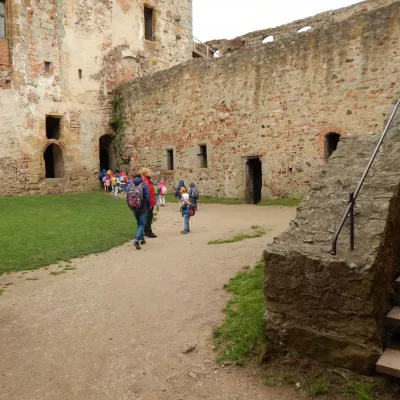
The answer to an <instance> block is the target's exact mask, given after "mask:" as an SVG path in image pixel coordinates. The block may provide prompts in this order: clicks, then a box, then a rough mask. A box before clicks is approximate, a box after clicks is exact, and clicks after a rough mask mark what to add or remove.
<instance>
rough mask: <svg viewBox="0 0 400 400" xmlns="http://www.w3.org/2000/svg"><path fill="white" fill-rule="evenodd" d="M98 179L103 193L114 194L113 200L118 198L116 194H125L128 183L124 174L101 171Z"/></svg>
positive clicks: (123, 172)
mask: <svg viewBox="0 0 400 400" xmlns="http://www.w3.org/2000/svg"><path fill="white" fill-rule="evenodd" d="M99 179H100V182H101V185H102V187H103V188H104V191H105V192H112V193H114V197H115V198H118V193H119V192H120V191H121V192H122V193H125V192H126V188H127V185H128V183H129V180H128V175H127V174H126V172H125V171H122V172H119V171H118V170H116V171H115V172H113V171H111V170H108V171H106V170H105V169H103V170H101V171H100V175H99Z"/></svg>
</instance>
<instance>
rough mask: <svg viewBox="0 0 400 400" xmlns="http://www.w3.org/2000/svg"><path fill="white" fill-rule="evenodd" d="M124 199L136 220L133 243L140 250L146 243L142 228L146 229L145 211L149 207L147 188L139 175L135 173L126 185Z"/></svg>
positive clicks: (146, 211)
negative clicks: (131, 180)
mask: <svg viewBox="0 0 400 400" xmlns="http://www.w3.org/2000/svg"><path fill="white" fill-rule="evenodd" d="M126 201H127V203H128V207H129V208H130V209H131V210H132V212H133V215H134V216H135V218H136V221H137V230H136V237H135V240H134V241H133V245H134V246H135V247H136V249H137V250H140V249H141V248H142V247H141V245H143V244H146V241H145V240H144V230H145V229H146V223H147V213H148V211H149V209H150V193H149V188H148V187H147V185H146V184H145V183H144V182H143V179H142V176H141V175H135V178H134V180H133V182H131V183H129V185H128V187H127V194H126Z"/></svg>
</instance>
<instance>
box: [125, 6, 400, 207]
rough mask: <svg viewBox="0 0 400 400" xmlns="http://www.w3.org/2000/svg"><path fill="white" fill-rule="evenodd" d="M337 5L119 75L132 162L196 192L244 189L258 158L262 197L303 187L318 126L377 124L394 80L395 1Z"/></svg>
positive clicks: (316, 154)
mask: <svg viewBox="0 0 400 400" xmlns="http://www.w3.org/2000/svg"><path fill="white" fill-rule="evenodd" d="M352 10H353V11H354V10H355V11H354V12H353V11H352ZM341 12H342V14H341V15H344V16H345V17H343V18H340V19H338V20H336V19H326V23H324V24H320V26H317V27H316V28H314V29H312V30H310V31H308V32H304V33H302V34H297V33H296V31H294V33H292V34H291V35H283V36H282V37H280V38H279V37H278V38H277V40H275V41H273V42H272V43H266V44H258V45H254V46H249V47H245V48H244V49H242V50H241V51H237V52H235V53H232V54H230V55H229V56H224V57H221V58H220V59H208V60H204V59H203V60H202V59H197V60H193V61H190V62H187V63H184V64H182V65H179V66H176V67H174V68H172V69H170V70H168V71H162V72H158V73H156V74H154V75H152V76H151V77H147V78H146V79H137V80H135V81H132V82H129V83H127V84H125V85H123V86H121V88H120V89H119V93H120V94H121V95H122V96H123V98H124V101H125V116H126V122H127V126H126V130H125V133H124V138H125V139H124V140H125V145H124V152H125V156H124V157H125V158H129V157H130V158H131V169H132V170H133V169H135V168H137V167H138V166H140V165H146V166H149V167H150V168H152V169H153V171H155V172H156V173H158V174H159V176H160V177H163V178H164V179H167V181H168V182H169V184H170V185H172V184H175V183H176V181H177V180H178V179H180V178H183V179H185V181H186V182H189V181H194V182H196V183H197V184H198V185H199V187H200V190H201V191H202V193H203V194H208V195H213V196H219V197H239V198H244V197H246V193H248V192H249V182H250V181H251V179H250V177H249V174H250V172H249V168H250V167H249V163H248V159H251V158H254V157H255V158H258V159H259V160H260V161H261V164H262V170H261V174H262V190H261V195H262V198H268V197H270V196H279V197H284V196H290V197H298V196H301V195H302V194H304V193H305V192H306V191H307V189H308V188H309V187H310V185H311V184H312V182H313V180H314V179H315V174H316V171H318V169H320V168H322V167H323V166H324V165H325V162H326V155H327V152H326V139H325V136H326V135H327V134H329V133H331V132H332V133H337V134H340V135H342V137H345V136H346V135H349V134H355V133H361V134H365V135H371V134H376V133H378V132H380V131H381V129H382V126H383V122H384V120H385V118H386V117H387V111H388V108H389V107H388V106H389V104H390V103H391V102H392V101H393V99H394V98H395V96H396V94H397V91H398V90H399V86H400V73H399V71H400V52H399V51H398V49H399V48H400V18H399V16H400V3H399V2H398V1H382V2H375V1H369V2H368V1H367V2H365V3H363V5H362V6H361V5H360V6H358V7H356V8H355V9H354V8H350V9H349V10H348V11H343V10H342V11H341ZM315 18H316V19H315V21H319V20H320V17H319V16H317V17H315ZM323 20H324V21H325V19H323ZM307 21H308V22H309V23H310V24H312V23H313V21H314V18H313V19H310V20H307ZM383 60H384V61H383ZM200 145H206V146H207V151H208V156H207V162H208V166H207V168H201V165H200V163H199V158H200V156H199V154H200V153H201V152H200V147H199V146H200ZM168 150H170V151H171V153H168ZM169 154H173V156H174V170H168V168H167V165H168V163H167V162H166V160H167V158H168V157H169ZM250 201H251V199H250Z"/></svg>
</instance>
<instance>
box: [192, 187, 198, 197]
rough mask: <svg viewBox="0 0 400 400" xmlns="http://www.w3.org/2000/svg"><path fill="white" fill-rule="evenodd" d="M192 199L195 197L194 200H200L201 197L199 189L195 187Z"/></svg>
mask: <svg viewBox="0 0 400 400" xmlns="http://www.w3.org/2000/svg"><path fill="white" fill-rule="evenodd" d="M191 197H193V198H194V199H198V198H199V197H200V193H199V189H197V187H194V188H193V189H192V194H191Z"/></svg>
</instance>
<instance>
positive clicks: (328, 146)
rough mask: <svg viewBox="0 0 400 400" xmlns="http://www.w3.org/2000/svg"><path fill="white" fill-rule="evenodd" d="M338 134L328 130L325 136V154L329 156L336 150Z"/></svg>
mask: <svg viewBox="0 0 400 400" xmlns="http://www.w3.org/2000/svg"><path fill="white" fill-rule="evenodd" d="M339 140H340V135H339V134H338V133H334V132H330V133H328V134H327V135H326V136H325V156H326V158H329V157H330V156H331V155H332V153H333V152H334V151H336V149H337V146H338V144H339Z"/></svg>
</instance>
